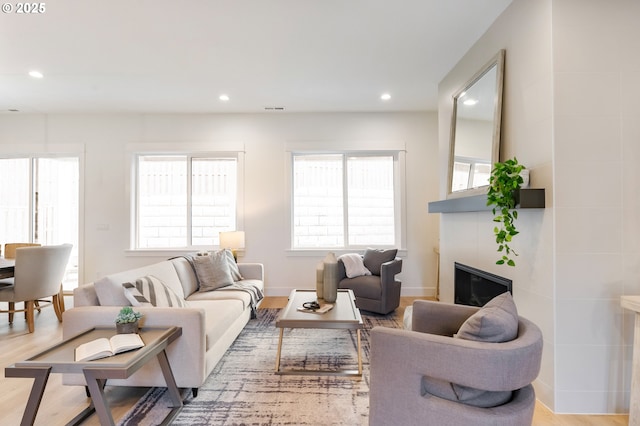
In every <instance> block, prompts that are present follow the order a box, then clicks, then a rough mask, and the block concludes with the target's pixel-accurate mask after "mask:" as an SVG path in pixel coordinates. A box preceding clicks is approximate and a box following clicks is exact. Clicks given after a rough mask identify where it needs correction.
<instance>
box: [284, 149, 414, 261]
mask: <svg viewBox="0 0 640 426" xmlns="http://www.w3.org/2000/svg"><path fill="white" fill-rule="evenodd" d="M331 154H339V155H343V156H344V157H343V161H344V164H345V166H346V159H347V157H348V156H354V157H365V156H392V157H393V163H394V167H393V176H394V211H395V221H394V234H395V236H394V238H395V240H396V241H395V243H394V244H393V245H366V246H362V245H345V246H343V247H313V248H296V247H294V244H293V243H294V199H293V194H294V175H293V172H294V170H293V169H294V167H293V161H294V157H295V156H298V155H331ZM286 178H287V191H288V224H289V225H288V227H287V232H288V234H289V235H288V246H289V247H288V250H287V253H288V254H289V255H292V256H306V255H309V256H317V254H319V253H326V252H327V250H330V251H333V252H335V253H349V252H353V251H361V250H363V249H365V248H367V247H373V248H398V249H399V250H402V251H404V250H406V249H405V247H406V235H407V234H406V150H405V148H404V144H403V143H401V142H377V143H376V142H364V143H340V142H336V143H330V142H325V143H319V144H314V143H289V144H288V145H287V149H286ZM342 185H343V188H344V189H345V191H344V193H343V197H344V203H345V205H344V209H345V212H346V208H347V207H346V203H347V201H348V198H347V197H348V191H346V186H347V171H346V169H345V170H343V182H342ZM345 214H346V213H345ZM344 219H345V220H344V225H343V226H344V227H345V232H347V233H348V224H347V217H346V216H345V218H344ZM345 240H348V234H345Z"/></svg>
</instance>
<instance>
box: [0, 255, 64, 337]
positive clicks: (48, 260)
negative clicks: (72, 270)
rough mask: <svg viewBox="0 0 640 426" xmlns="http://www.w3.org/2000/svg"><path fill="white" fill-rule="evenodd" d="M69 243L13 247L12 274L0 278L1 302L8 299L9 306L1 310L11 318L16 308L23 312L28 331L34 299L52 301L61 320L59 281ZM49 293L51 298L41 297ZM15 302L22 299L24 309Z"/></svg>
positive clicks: (31, 328)
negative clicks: (14, 248) (14, 250)
mask: <svg viewBox="0 0 640 426" xmlns="http://www.w3.org/2000/svg"><path fill="white" fill-rule="evenodd" d="M71 248H72V245H71V244H61V245H56V246H42V247H23V248H19V249H17V250H16V258H15V259H16V260H15V269H14V271H15V272H14V277H13V278H6V279H3V280H0V302H8V305H9V309H8V310H6V311H4V310H0V313H8V314H9V323H12V322H13V314H14V313H15V312H25V316H26V319H27V327H28V329H29V333H33V330H34V320H35V318H34V309H35V302H36V301H38V302H39V303H40V307H41V308H43V307H46V306H48V305H53V308H54V310H55V312H56V316H57V317H58V321H60V322H62V306H64V305H62V304H61V303H60V301H59V298H60V297H61V294H62V292H61V284H62V280H63V278H64V274H65V270H66V268H67V263H68V262H69V257H70V255H71ZM48 297H51V298H52V300H51V301H49V300H44V299H45V298H48ZM16 302H24V309H16V307H15V303H16Z"/></svg>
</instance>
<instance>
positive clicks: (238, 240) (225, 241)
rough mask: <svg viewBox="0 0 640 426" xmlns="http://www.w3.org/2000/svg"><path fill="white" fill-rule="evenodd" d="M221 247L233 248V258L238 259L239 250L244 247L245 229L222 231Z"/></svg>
mask: <svg viewBox="0 0 640 426" xmlns="http://www.w3.org/2000/svg"><path fill="white" fill-rule="evenodd" d="M220 247H221V248H226V249H229V250H231V253H233V258H234V259H236V261H237V260H238V256H237V250H238V249H243V248H244V231H227V232H221V233H220Z"/></svg>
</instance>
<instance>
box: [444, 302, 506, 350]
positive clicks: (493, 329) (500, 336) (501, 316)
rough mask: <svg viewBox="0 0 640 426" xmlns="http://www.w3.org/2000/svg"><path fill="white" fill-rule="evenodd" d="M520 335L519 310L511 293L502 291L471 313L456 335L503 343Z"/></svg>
mask: <svg viewBox="0 0 640 426" xmlns="http://www.w3.org/2000/svg"><path fill="white" fill-rule="evenodd" d="M516 336H518V310H517V308H516V304H515V303H514V301H513V297H512V296H511V293H509V292H505V293H502V294H500V295H498V296H496V297H494V298H493V299H491V300H490V301H489V302H487V304H486V305H484V306H483V307H482V308H480V309H479V310H478V312H476V313H475V314H473V315H471V316H470V317H469V318H467V320H466V321H465V322H464V323H463V324H462V326H461V327H460V329H459V330H458V333H457V334H456V337H457V338H459V339H466V340H475V341H477V342H493V343H501V342H508V341H510V340H513V339H515V338H516Z"/></svg>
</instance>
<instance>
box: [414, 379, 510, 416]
mask: <svg viewBox="0 0 640 426" xmlns="http://www.w3.org/2000/svg"><path fill="white" fill-rule="evenodd" d="M428 394H429V395H435V396H437V397H438V398H443V399H447V400H449V401H454V402H461V403H463V404H467V405H472V406H474V407H481V408H489V407H497V406H498V405H502V404H504V403H507V402H509V400H510V399H511V394H512V392H510V391H504V392H490V391H483V390H479V389H473V388H469V387H466V386H460V385H456V384H454V383H449V382H447V381H445V380H440V379H434V378H433V377H423V378H422V381H421V395H422V396H427V395H428Z"/></svg>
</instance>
